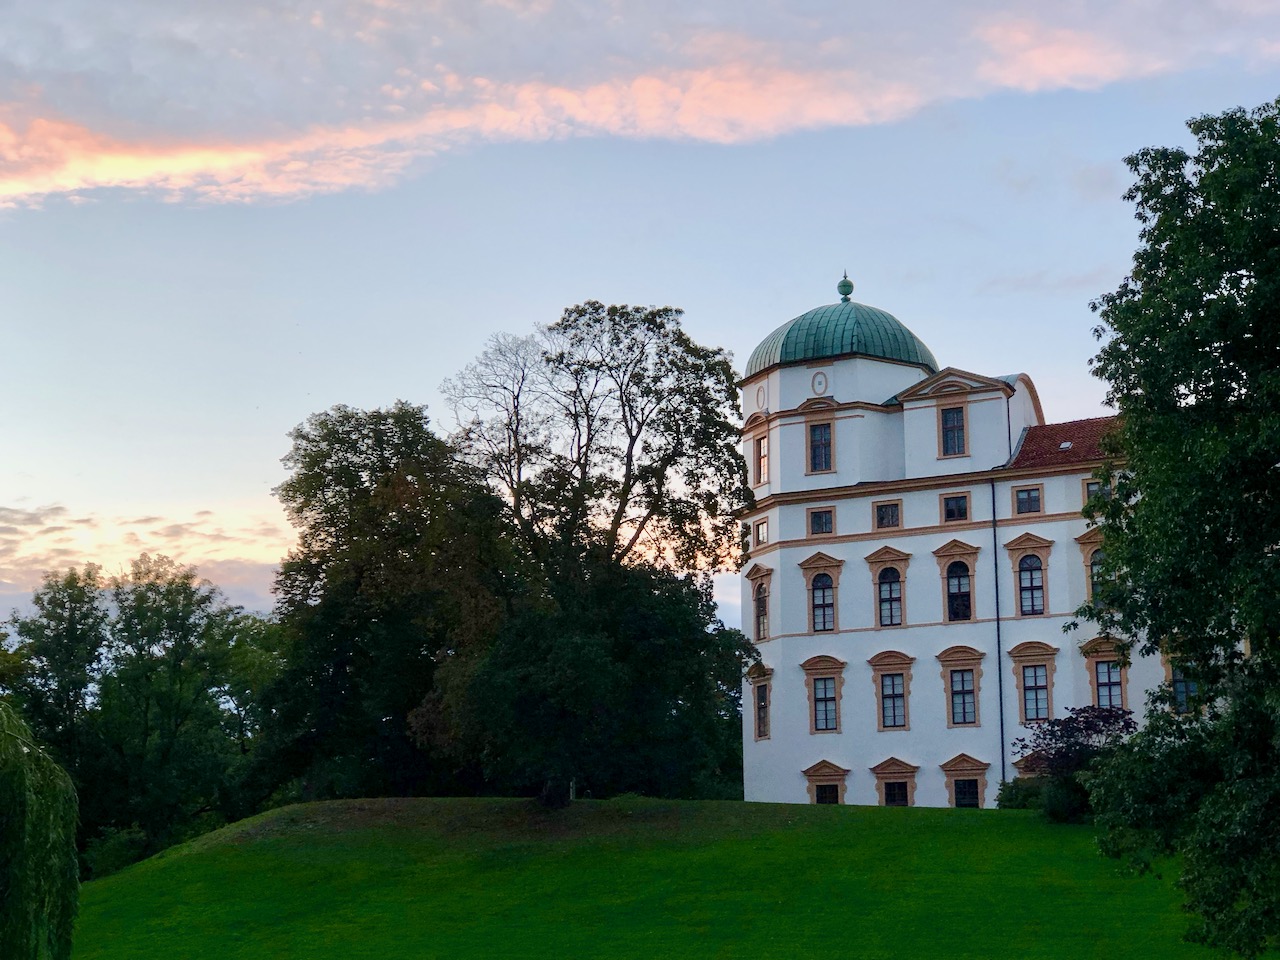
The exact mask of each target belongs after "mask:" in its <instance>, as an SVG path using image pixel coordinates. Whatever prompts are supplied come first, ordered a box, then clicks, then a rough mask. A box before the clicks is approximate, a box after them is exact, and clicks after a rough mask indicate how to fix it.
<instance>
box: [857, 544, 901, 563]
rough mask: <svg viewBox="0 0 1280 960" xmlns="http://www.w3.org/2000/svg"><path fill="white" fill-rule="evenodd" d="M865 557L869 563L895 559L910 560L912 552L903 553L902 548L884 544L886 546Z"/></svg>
mask: <svg viewBox="0 0 1280 960" xmlns="http://www.w3.org/2000/svg"><path fill="white" fill-rule="evenodd" d="M865 559H866V561H867V563H885V562H890V563H891V562H893V561H894V560H910V559H911V554H909V553H903V552H902V551H901V550H898V549H897V548H896V547H890V546H884V547H881V548H880V549H879V550H877V551H876V552H875V553H869V554H867V556H866V558H865Z"/></svg>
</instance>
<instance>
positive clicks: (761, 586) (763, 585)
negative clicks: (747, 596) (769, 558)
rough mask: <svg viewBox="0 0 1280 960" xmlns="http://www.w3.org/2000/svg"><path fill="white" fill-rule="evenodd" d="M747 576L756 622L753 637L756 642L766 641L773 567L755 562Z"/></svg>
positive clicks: (753, 618)
mask: <svg viewBox="0 0 1280 960" xmlns="http://www.w3.org/2000/svg"><path fill="white" fill-rule="evenodd" d="M746 578H747V583H749V584H750V585H751V613H752V616H751V620H752V623H754V624H755V637H753V638H752V639H754V640H755V642H756V643H764V642H765V641H766V640H768V639H769V592H770V585H771V583H772V580H773V568H772V567H766V566H764V565H763V564H760V563H754V564H752V565H751V569H750V570H748V571H747V572H746Z"/></svg>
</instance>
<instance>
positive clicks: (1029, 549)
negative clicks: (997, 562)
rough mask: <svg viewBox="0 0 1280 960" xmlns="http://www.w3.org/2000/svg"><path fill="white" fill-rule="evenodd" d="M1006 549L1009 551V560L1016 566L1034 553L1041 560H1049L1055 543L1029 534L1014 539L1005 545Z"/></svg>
mask: <svg viewBox="0 0 1280 960" xmlns="http://www.w3.org/2000/svg"><path fill="white" fill-rule="evenodd" d="M1004 548H1005V549H1006V550H1008V551H1009V558H1010V559H1011V560H1013V562H1014V563H1015V564H1017V562H1018V561H1019V560H1021V559H1022V558H1023V557H1025V556H1027V555H1028V554H1032V553H1034V554H1036V555H1037V556H1039V557H1040V559H1041V560H1047V558H1048V554H1049V551H1050V550H1051V549H1052V548H1053V541H1052V540H1046V539H1045V538H1044V537H1039V536H1036V535H1035V534H1034V533H1029V532H1028V533H1024V534H1022V536H1020V537H1014V538H1013V539H1012V540H1010V541H1009V542H1008V543H1006V544H1005V545H1004Z"/></svg>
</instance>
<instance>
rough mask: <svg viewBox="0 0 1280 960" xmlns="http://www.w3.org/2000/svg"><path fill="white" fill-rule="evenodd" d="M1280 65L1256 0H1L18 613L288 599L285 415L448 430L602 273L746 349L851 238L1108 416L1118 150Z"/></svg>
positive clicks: (0, 531) (855, 266) (2, 268)
mask: <svg viewBox="0 0 1280 960" xmlns="http://www.w3.org/2000/svg"><path fill="white" fill-rule="evenodd" d="M1277 95H1280V3H1269V2H1264V0H1217V2H1214V0H1187V2H1166V3H1160V2H1142V3H1137V2H1116V0H1111V2H1092V0H1077V2H1063V3H1057V4H1045V3H1029V2H1028V3H1000V2H994V0H990V2H988V0H984V2H973V3H963V4H960V3H954V2H939V0H917V2H913V3H883V2H881V3H869V2H863V3H834V2H822V0H789V2H780V0H773V2H757V3H729V2H721V3H715V2H708V3H688V2H683V3H671V2H650V3H643V4H641V3H622V2H612V3H610V2H596V3H585V2H584V3H574V2H564V0H431V2H410V0H345V2H339V0H333V2H329V0H320V2H310V3H302V2H284V0H280V2H248V0H218V2H216V3H208V2H206V3H195V2H191V0H175V2H170V3H157V2H155V0H111V2H109V3H104V2H100V0H99V2H92V0H80V2H70V0H0V297H2V298H3V300H2V302H3V305H4V320H3V330H4V333H5V346H6V347H7V351H6V352H7V358H6V359H7V362H6V363H5V365H4V376H3V378H2V379H0V397H2V399H3V410H4V412H5V416H4V420H3V428H2V435H3V437H4V440H5V442H4V451H5V454H4V456H3V459H2V460H0V613H3V612H7V610H8V609H9V608H11V607H13V606H14V605H17V604H21V603H23V602H24V600H25V598H26V597H27V596H28V595H29V591H30V589H31V587H32V586H33V585H34V584H35V583H37V582H38V580H39V578H40V575H41V574H42V572H43V571H45V570H48V569H55V568H62V567H65V566H67V565H72V564H74V565H79V564H81V563H83V562H85V561H95V562H98V563H101V564H103V565H104V566H105V567H106V568H107V570H108V571H109V572H115V571H118V570H120V569H122V568H123V567H124V566H125V565H127V562H128V560H129V559H130V558H131V557H133V556H136V555H137V554H139V553H141V552H143V551H151V552H159V553H165V554H168V555H170V556H173V557H175V558H177V559H179V560H182V561H185V562H188V563H194V564H196V565H198V566H199V568H200V570H201V572H202V573H203V574H204V575H205V576H207V577H209V578H210V579H211V580H213V581H214V582H215V583H218V584H219V585H221V586H222V587H223V588H224V589H225V590H226V591H227V593H228V594H229V595H230V596H231V597H232V599H234V600H235V601H237V602H240V603H244V604H246V605H247V606H249V607H250V608H253V609H257V610H267V609H269V608H270V605H271V597H270V592H269V588H270V582H271V574H272V568H273V566H274V564H275V563H276V561H277V560H278V559H279V558H280V557H281V556H282V555H283V554H284V552H285V551H286V550H287V549H288V548H289V546H290V544H291V542H292V534H291V531H290V529H289V526H288V523H287V521H286V520H285V518H284V515H283V513H282V512H281V510H280V508H279V506H278V504H277V503H276V501H275V500H274V498H273V497H272V494H271V490H272V488H273V487H274V486H275V485H276V484H278V483H279V482H280V481H281V480H282V479H283V477H284V473H283V469H282V467H281V466H280V457H281V456H282V455H283V454H284V453H285V452H286V450H287V449H288V439H287V436H286V434H287V432H288V431H289V430H290V429H291V428H292V427H293V426H294V425H296V424H297V423H299V422H300V421H302V420H303V419H304V418H305V417H306V416H307V415H308V414H310V413H312V412H314V411H318V410H322V409H324V408H326V407H329V406H331V405H332V404H336V403H346V404H350V405H354V406H358V407H373V406H381V405H385V404H389V403H391V402H392V401H394V400H395V399H396V398H403V399H406V400H410V401H413V402H418V403H427V404H428V405H429V407H430V409H431V412H432V415H433V418H434V419H435V420H436V422H437V425H438V426H439V427H440V429H441V430H442V431H443V432H447V431H448V430H449V428H450V427H451V426H452V419H451V415H450V411H448V410H447V409H446V408H445V407H444V405H443V404H442V402H441V401H440V398H439V385H440V382H441V381H442V380H443V379H444V378H446V377H448V376H450V375H451V374H453V373H455V372H456V371H457V370H458V369H459V368H460V367H461V366H463V365H464V364H465V363H467V362H468V361H469V360H470V359H472V358H473V357H474V356H475V355H476V354H477V353H478V352H479V351H480V350H481V349H482V348H483V346H484V343H485V340H486V339H487V338H488V337H489V336H490V335H491V334H493V333H495V332H498V331H511V332H517V333H522V332H526V331H528V330H529V329H530V328H531V327H532V326H533V325H534V324H539V323H547V322H550V321H553V320H554V319H556V317H557V316H558V315H559V313H560V311H561V309H562V308H563V307H565V306H566V305H569V304H572V303H577V302H580V301H582V300H585V299H598V300H603V301H606V302H614V303H641V304H671V305H674V306H679V307H683V308H684V309H685V310H686V311H687V315H686V326H687V328H688V329H689V331H690V332H691V334H692V335H693V336H694V337H695V339H697V340H699V341H700V342H703V343H706V344H714V345H720V346H724V347H727V348H729V349H730V350H732V351H733V353H734V354H735V356H736V357H737V360H738V363H739V366H740V365H741V364H742V363H743V362H745V359H746V357H747V355H748V354H749V353H750V351H751V349H752V348H753V347H754V345H755V344H756V343H757V342H758V341H759V340H760V339H761V338H763V337H764V336H765V335H766V334H767V333H768V332H769V331H771V330H772V329H774V328H775V327H777V326H778V325H779V324H781V323H783V322H785V321H786V320H788V319H790V318H791V317H793V316H795V315H797V314H799V313H801V312H803V311H805V310H807V309H809V308H810V307H813V306H816V305H818V304H822V303H831V302H833V301H835V300H836V299H837V295H836V293H835V283H836V281H837V280H838V279H839V277H840V274H841V271H843V270H845V269H847V270H848V271H849V275H850V277H851V278H852V279H853V280H854V281H855V283H856V284H857V289H856V290H855V293H854V299H856V300H861V301H864V302H867V303H871V304H874V305H876V306H878V307H881V308H883V309H886V310H888V311H890V312H891V313H893V314H894V315H896V316H897V317H898V318H899V319H901V320H902V321H903V322H904V323H906V324H907V325H908V326H909V327H910V328H911V329H912V330H913V331H914V332H915V333H916V334H918V335H919V336H920V337H921V339H923V340H924V341H925V342H926V343H927V344H928V345H929V346H930V347H931V348H932V350H933V352H934V353H935V354H936V355H937V357H938V359H939V361H940V362H941V363H943V364H947V365H954V366H959V367H962V368H966V369H970V370H975V371H977V372H980V373H986V374H991V375H996V374H1006V373H1011V372H1017V371H1025V372H1027V373H1029V374H1030V375H1031V377H1032V378H1033V379H1034V381H1035V382H1036V384H1037V386H1038V388H1039V392H1040V395H1041V398H1042V399H1043V401H1044V407H1045V412H1046V415H1047V416H1048V417H1049V418H1050V419H1051V420H1067V419H1073V418H1077V417H1087V416H1095V415H1099V414H1101V413H1103V412H1105V411H1104V409H1103V407H1102V400H1103V387H1102V385H1101V384H1100V383H1098V382H1097V381H1095V380H1093V378H1091V377H1090V376H1089V373H1088V358H1089V357H1090V356H1091V354H1092V353H1093V352H1094V349H1095V345H1094V341H1093V339H1092V337H1091V334H1090V330H1091V327H1092V325H1093V322H1094V321H1093V316H1092V314H1091V313H1090V311H1089V307H1088V304H1089V301H1090V299H1091V298H1093V297H1095V296H1097V295H1098V294H1101V293H1103V292H1106V291H1108V290H1110V289H1113V288H1114V287H1115V286H1116V285H1117V283H1118V282H1119V281H1120V279H1121V278H1122V277H1123V276H1124V274H1125V272H1126V270H1127V267H1128V264H1129V258H1130V255H1131V254H1132V251H1133V248H1134V245H1135V241H1136V224H1135V222H1134V220H1133V217H1132V209H1131V207H1130V206H1129V205H1128V204H1126V203H1125V202H1124V201H1123V200H1122V199H1121V195H1122V194H1123V192H1124V190H1125V188H1126V186H1127V185H1128V183H1129V176H1128V172H1127V171H1126V169H1125V167H1124V164H1123V162H1122V158H1123V157H1124V156H1125V155H1126V154H1127V153H1130V152H1131V151H1133V150H1134V149H1137V148H1139V147H1142V146H1147V145H1153V144H1173V143H1187V142H1188V135H1187V133H1186V129H1185V126H1184V122H1185V120H1186V119H1187V118H1188V117H1191V116H1193V115H1197V114H1201V113H1207V112H1215V113H1216V112H1220V111H1222V110H1224V109H1227V108H1229V107H1232V106H1236V105H1245V106H1253V105H1256V104H1258V103H1261V102H1262V101H1264V100H1269V99H1274V98H1275V97H1276V96H1277ZM726 599H727V600H730V602H733V601H732V599H731V598H730V597H729V596H726ZM726 615H727V616H733V615H734V614H732V612H731V611H730V610H728V609H727V610H726Z"/></svg>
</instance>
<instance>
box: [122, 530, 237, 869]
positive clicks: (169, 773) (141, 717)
mask: <svg viewBox="0 0 1280 960" xmlns="http://www.w3.org/2000/svg"><path fill="white" fill-rule="evenodd" d="M110 593H111V601H112V605H113V607H114V616H113V618H112V624H111V641H110V646H109V658H110V664H111V667H110V670H109V671H108V672H107V673H106V674H105V675H104V676H103V678H102V683H101V690H100V699H101V708H100V711H101V721H100V722H101V729H102V738H103V740H104V743H105V745H106V747H107V750H106V756H105V757H104V758H103V760H104V764H106V765H107V768H108V770H109V771H111V773H110V774H108V775H106V776H102V777H101V778H100V781H99V782H100V783H102V784H103V785H104V786H105V784H106V783H109V784H110V785H111V787H113V788H114V789H111V790H108V791H105V795H104V796H102V797H101V798H100V799H101V800H105V801H107V802H108V803H110V805H111V807H112V808H113V809H114V810H115V811H116V813H115V815H114V817H113V818H112V819H114V820H115V821H116V822H118V823H124V824H128V823H136V824H138V825H139V826H140V827H141V829H142V830H143V831H144V832H145V834H146V836H147V837H148V840H149V843H148V846H149V847H150V848H151V849H158V848H159V847H163V846H167V845H168V844H169V843H172V842H175V841H176V840H179V839H183V838H184V834H185V833H186V831H187V830H189V829H191V827H192V826H193V825H196V824H198V823H199V822H200V820H201V818H207V820H208V823H207V825H208V826H213V825H217V823H218V822H220V819H221V818H219V817H216V815H215V814H216V811H217V810H218V807H219V802H218V801H219V793H220V791H221V790H222V789H223V786H224V784H225V783H226V780H227V775H228V772H229V764H230V762H231V758H232V757H233V752H232V749H231V742H230V740H229V739H228V738H227V736H226V734H225V730H224V726H223V725H224V714H223V706H222V703H221V702H220V693H221V691H222V689H223V687H224V685H225V683H226V678H227V676H228V672H229V658H230V651H231V648H232V646H233V644H234V642H235V636H236V631H237V630H238V629H239V628H240V626H241V624H240V611H239V610H238V609H236V608H235V607H232V606H230V605H229V604H227V603H226V601H225V600H224V599H223V597H222V594H221V593H220V592H219V591H218V590H217V589H216V588H214V587H213V586H211V585H210V584H208V583H205V582H202V581H200V580H199V579H198V578H197V576H196V572H195V570H194V568H191V567H184V566H182V565H180V564H177V563H175V562H174V561H172V560H170V559H168V558H166V557H156V558H152V557H148V556H145V555H144V556H142V557H140V558H139V559H137V560H135V561H134V562H133V564H132V567H131V570H130V573H129V575H128V576H125V577H117V578H115V579H113V581H112V582H111V587H110ZM103 816H104V819H105V813H104V814H103Z"/></svg>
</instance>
